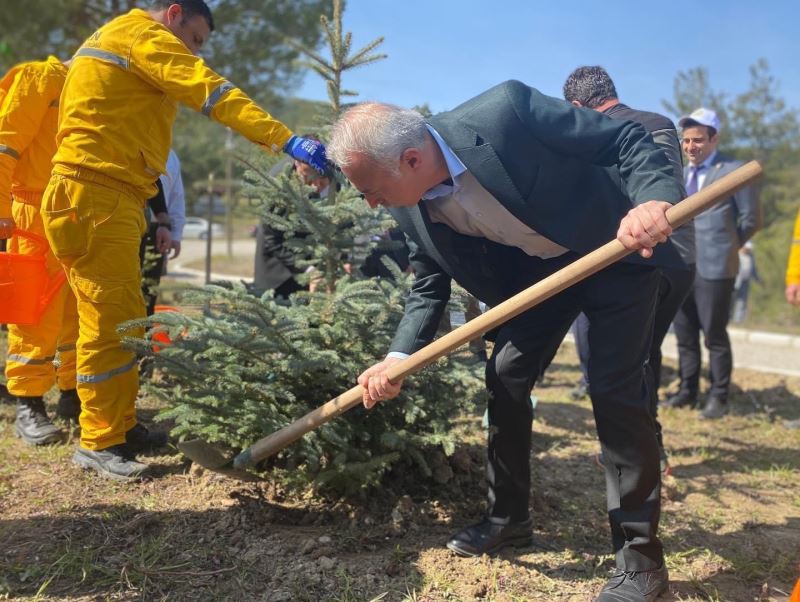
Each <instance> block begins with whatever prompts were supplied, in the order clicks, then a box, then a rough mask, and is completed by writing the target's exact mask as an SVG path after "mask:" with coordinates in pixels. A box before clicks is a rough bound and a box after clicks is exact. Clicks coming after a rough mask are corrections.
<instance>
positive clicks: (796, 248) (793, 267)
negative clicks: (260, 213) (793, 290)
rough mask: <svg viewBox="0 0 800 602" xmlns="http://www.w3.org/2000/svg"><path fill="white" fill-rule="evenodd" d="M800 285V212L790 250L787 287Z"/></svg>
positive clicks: (795, 221)
mask: <svg viewBox="0 0 800 602" xmlns="http://www.w3.org/2000/svg"><path fill="white" fill-rule="evenodd" d="M790 284H800V210H798V212H797V217H796V218H795V220H794V234H793V235H792V246H791V247H790V248H789V262H788V264H787V265H786V286H789V285H790Z"/></svg>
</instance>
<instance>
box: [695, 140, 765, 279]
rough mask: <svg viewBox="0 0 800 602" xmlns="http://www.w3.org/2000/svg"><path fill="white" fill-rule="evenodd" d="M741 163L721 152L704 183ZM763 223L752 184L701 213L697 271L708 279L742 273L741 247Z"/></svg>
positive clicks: (704, 184) (697, 222)
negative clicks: (740, 263) (740, 262)
mask: <svg viewBox="0 0 800 602" xmlns="http://www.w3.org/2000/svg"><path fill="white" fill-rule="evenodd" d="M741 166H742V162H741V161H735V160H733V159H731V158H729V157H725V156H723V155H720V154H717V156H716V157H715V158H714V163H713V164H712V165H711V167H710V168H709V170H708V173H707V174H706V179H705V181H704V183H703V186H704V187H705V186H708V185H709V184H711V183H712V182H714V181H715V180H718V179H719V178H721V177H722V176H724V175H725V174H728V173H730V172H732V171H733V170H734V169H736V168H738V167H741ZM687 176H688V166H687V167H686V168H684V179H685V178H686V177H687ZM760 226H761V211H760V208H759V204H758V196H757V195H756V191H755V190H754V188H753V187H752V186H747V187H746V188H742V189H741V190H740V191H738V192H737V193H736V194H734V195H733V196H731V197H730V198H728V199H726V200H725V201H723V202H721V203H718V204H716V205H714V206H713V207H712V208H711V209H708V210H707V211H704V212H703V213H701V214H700V215H698V216H697V217H696V218H695V220H694V229H695V239H696V241H695V242H696V247H697V273H698V274H699V275H700V276H701V277H703V278H705V279H706V280H723V279H726V278H736V274H738V273H739V249H740V248H741V247H742V246H743V245H744V243H746V242H747V241H748V240H749V239H750V237H751V236H753V234H755V232H756V230H758V228H759V227H760Z"/></svg>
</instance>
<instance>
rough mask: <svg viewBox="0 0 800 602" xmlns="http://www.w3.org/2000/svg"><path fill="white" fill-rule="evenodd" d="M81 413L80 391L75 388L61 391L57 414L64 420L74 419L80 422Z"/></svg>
mask: <svg viewBox="0 0 800 602" xmlns="http://www.w3.org/2000/svg"><path fill="white" fill-rule="evenodd" d="M80 415H81V400H80V399H79V398H78V391H77V390H75V389H66V390H64V391H61V395H59V397H58V407H56V416H58V417H59V418H63V419H64V420H72V421H73V422H78V417H79V416H80Z"/></svg>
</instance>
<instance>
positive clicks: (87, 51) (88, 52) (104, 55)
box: [72, 48, 128, 69]
mask: <svg viewBox="0 0 800 602" xmlns="http://www.w3.org/2000/svg"><path fill="white" fill-rule="evenodd" d="M81 56H88V57H91V58H93V59H100V60H101V61H106V62H109V63H114V64H115V65H119V66H120V67H122V68H123V69H127V68H128V59H126V58H124V57H121V56H119V55H118V54H114V53H113V52H109V51H108V50H100V49H99V48H79V49H78V52H76V53H75V55H74V56H73V57H72V58H75V59H76V58H78V57H81Z"/></svg>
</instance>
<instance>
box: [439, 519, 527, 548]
mask: <svg viewBox="0 0 800 602" xmlns="http://www.w3.org/2000/svg"><path fill="white" fill-rule="evenodd" d="M532 542H533V521H532V520H531V519H528V520H526V521H523V522H511V521H510V520H509V519H504V518H495V517H489V518H486V519H484V520H483V521H481V522H480V523H478V524H476V525H472V526H469V527H467V528H466V529H464V530H463V531H459V532H458V533H456V534H455V535H453V537H452V538H451V539H450V541H448V542H447V547H448V549H450V550H452V551H453V552H455V553H456V554H458V555H459V556H480V555H481V554H494V553H495V552H499V551H500V550H502V549H503V548H505V547H507V546H514V547H518V548H519V547H526V546H529V545H531V543H532Z"/></svg>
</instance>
